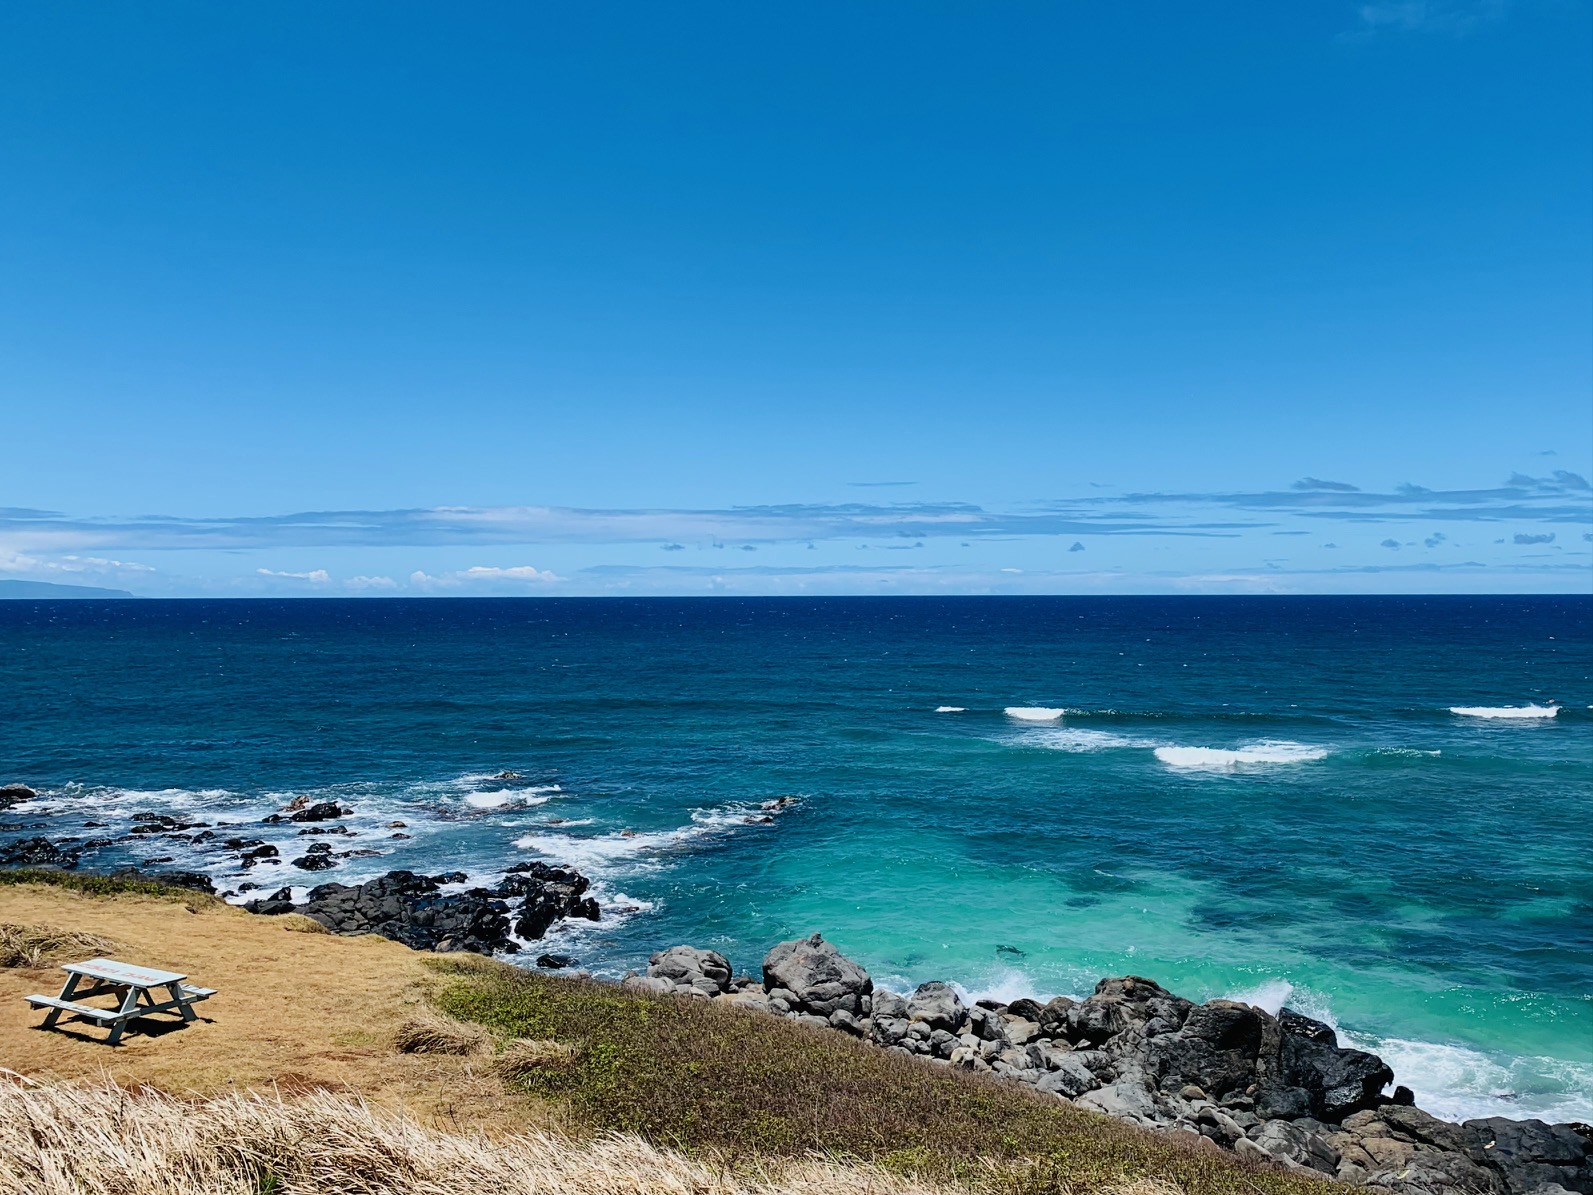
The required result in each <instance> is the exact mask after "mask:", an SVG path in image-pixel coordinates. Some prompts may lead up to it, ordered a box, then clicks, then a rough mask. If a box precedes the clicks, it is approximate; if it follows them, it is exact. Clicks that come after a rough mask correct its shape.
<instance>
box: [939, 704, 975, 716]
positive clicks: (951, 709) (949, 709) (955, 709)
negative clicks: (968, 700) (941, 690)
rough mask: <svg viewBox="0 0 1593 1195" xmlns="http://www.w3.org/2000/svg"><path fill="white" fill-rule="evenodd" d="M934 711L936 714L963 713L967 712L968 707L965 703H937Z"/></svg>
mask: <svg viewBox="0 0 1593 1195" xmlns="http://www.w3.org/2000/svg"><path fill="white" fill-rule="evenodd" d="M935 712H936V713H937V714H965V713H967V712H968V707H967V706H965V705H937V706H936V707H935Z"/></svg>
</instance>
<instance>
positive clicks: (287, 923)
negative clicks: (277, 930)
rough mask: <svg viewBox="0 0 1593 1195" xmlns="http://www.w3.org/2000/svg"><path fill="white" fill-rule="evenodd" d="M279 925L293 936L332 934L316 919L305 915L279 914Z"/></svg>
mask: <svg viewBox="0 0 1593 1195" xmlns="http://www.w3.org/2000/svg"><path fill="white" fill-rule="evenodd" d="M277 924H278V925H280V926H281V927H282V928H283V929H285V930H287V931H288V932H289V933H293V934H330V933H331V932H332V931H331V930H329V929H327V928H326V926H324V925H322V924H321V923H320V922H319V921H317V920H316V919H315V918H314V917H306V916H305V915H304V914H303V913H278V914H277Z"/></svg>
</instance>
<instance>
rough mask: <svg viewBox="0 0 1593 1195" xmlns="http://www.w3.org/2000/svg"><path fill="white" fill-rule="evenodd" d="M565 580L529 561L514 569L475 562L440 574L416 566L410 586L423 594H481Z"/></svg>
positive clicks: (518, 589)
mask: <svg viewBox="0 0 1593 1195" xmlns="http://www.w3.org/2000/svg"><path fill="white" fill-rule="evenodd" d="M563 580H564V578H563V577H561V576H559V575H558V574H557V573H555V572H553V571H552V570H551V569H538V568H533V567H532V566H531V565H529V564H521V565H515V566H512V567H510V568H494V567H490V566H487V565H474V566H472V567H471V568H464V569H456V570H454V571H452V572H445V573H436V574H432V573H428V572H426V571H424V570H422V569H416V570H415V571H414V572H412V573H410V574H409V587H410V588H411V589H415V590H419V591H421V592H422V593H433V592H436V591H437V590H443V589H451V590H470V591H472V592H478V593H479V592H484V591H487V590H491V591H494V592H524V591H525V590H526V589H527V588H528V587H534V588H544V587H546V586H550V585H557V584H558V583H560V582H561V581H563Z"/></svg>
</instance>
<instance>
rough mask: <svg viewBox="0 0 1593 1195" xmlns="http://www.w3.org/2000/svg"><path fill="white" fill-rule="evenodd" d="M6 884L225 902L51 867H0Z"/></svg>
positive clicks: (202, 903)
mask: <svg viewBox="0 0 1593 1195" xmlns="http://www.w3.org/2000/svg"><path fill="white" fill-rule="evenodd" d="M6 884H46V885H48V886H50V887H52V888H64V889H66V890H67V891H69V892H81V893H82V894H83V895H85V896H155V897H159V898H161V899H163V900H175V901H181V902H182V903H184V904H186V905H188V907H189V908H206V907H208V906H212V905H219V904H224V903H226V902H224V901H223V900H222V899H221V898H220V897H216V896H210V895H209V894H207V893H204V892H196V891H194V889H192V888H175V887H173V886H172V885H170V884H160V883H156V882H155V881H154V880H143V879H136V880H135V879H132V878H130V877H118V876H103V875H92V874H90V873H87V872H84V873H81V874H80V873H77V872H71V871H52V870H50V869H48V868H43V867H7V868H0V885H6Z"/></svg>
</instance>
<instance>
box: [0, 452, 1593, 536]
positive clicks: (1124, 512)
mask: <svg viewBox="0 0 1593 1195" xmlns="http://www.w3.org/2000/svg"><path fill="white" fill-rule="evenodd" d="M1307 484H1309V486H1310V487H1311V488H1300V487H1302V486H1305V485H1307ZM1286 516H1292V517H1300V518H1310V519H1316V520H1322V519H1326V520H1332V521H1340V522H1348V523H1378V522H1409V521H1413V520H1422V521H1428V520H1435V521H1469V522H1500V521H1524V520H1532V521H1538V522H1575V523H1587V522H1590V521H1593V488H1590V487H1589V484H1588V481H1587V479H1586V478H1584V477H1582V476H1581V475H1580V474H1576V473H1572V472H1569V471H1566V470H1557V471H1555V472H1554V473H1552V474H1551V475H1549V476H1547V477H1529V476H1525V475H1522V474H1515V475H1513V476H1512V477H1511V478H1510V479H1509V480H1508V481H1507V482H1505V483H1504V484H1503V485H1497V486H1491V487H1482V488H1477V489H1469V490H1434V489H1429V488H1427V487H1424V486H1419V485H1413V484H1408V483H1407V484H1403V485H1399V486H1395V487H1393V488H1392V489H1390V490H1385V491H1364V490H1360V489H1357V488H1355V487H1352V486H1349V485H1348V484H1347V483H1343V482H1322V481H1320V480H1317V479H1312V478H1306V479H1304V481H1303V482H1301V483H1297V485H1296V486H1291V487H1290V488H1288V489H1283V490H1256V491H1208V492H1187V491H1184V492H1156V491H1151V492H1140V493H1127V494H1120V495H1111V496H1106V495H1101V496H1089V497H1079V498H1065V499H1056V500H1052V501H1047V502H1039V503H1034V504H1031V505H1029V506H1027V507H1022V508H1018V509H1013V510H987V509H986V508H984V507H982V506H978V505H975V504H973V503H969V502H903V503H886V504H882V503H788V504H784V505H778V506H736V507H727V508H719V509H714V508H706V509H704V508H650V509H649V508H643V509H593V508H583V507H561V506H487V507H480V506H439V507H429V508H415V509H399V510H345V511H309V512H301V513H295V514H284V515H275V516H266V517H230V518H229V517H215V518H192V517H178V516H149V517H144V518H137V519H116V518H73V517H69V516H67V515H64V514H60V513H57V512H52V511H37V510H21V509H11V510H0V546H6V547H14V548H15V549H16V550H21V551H33V552H36V553H42V552H44V551H45V550H46V549H48V550H50V551H51V552H72V553H81V552H83V551H84V550H85V549H92V548H96V547H97V548H101V549H105V548H111V549H117V550H127V549H133V550H138V549H144V550H182V549H200V548H222V549H236V548H243V549H258V548H316V547H341V548H347V547H427V546H450V547H456V546H469V545H510V544H656V545H660V546H664V545H676V544H678V545H683V546H685V545H691V544H696V545H714V546H719V545H723V544H733V545H736V546H743V545H758V544H774V543H788V542H816V541H823V540H854V541H876V542H877V541H879V540H881V539H882V538H891V537H893V538H897V539H934V538H947V537H955V538H957V539H961V540H968V539H970V538H973V537H979V538H987V539H988V538H994V537H1010V536H1065V537H1067V538H1068V539H1070V540H1071V539H1074V538H1076V537H1078V536H1080V535H1096V536H1130V537H1142V536H1165V537H1173V538H1197V539H1198V538H1207V539H1233V538H1238V537H1239V536H1241V535H1242V534H1245V533H1248V532H1250V531H1253V530H1255V529H1257V528H1268V527H1272V526H1275V525H1276V520H1277V519H1279V518H1282V517H1286Z"/></svg>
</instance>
